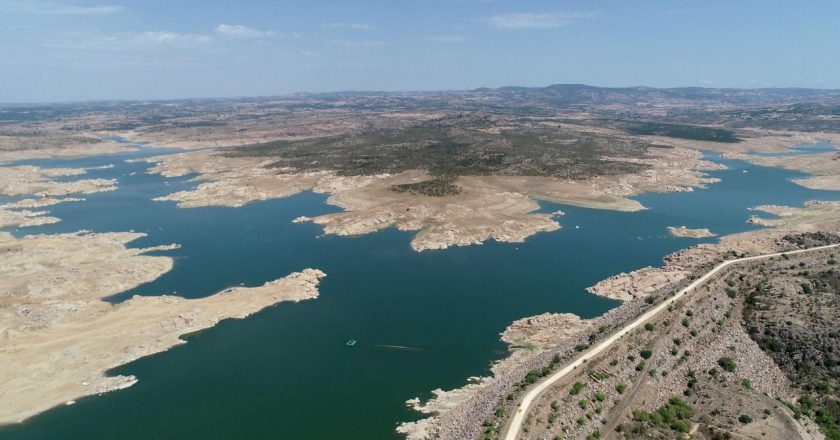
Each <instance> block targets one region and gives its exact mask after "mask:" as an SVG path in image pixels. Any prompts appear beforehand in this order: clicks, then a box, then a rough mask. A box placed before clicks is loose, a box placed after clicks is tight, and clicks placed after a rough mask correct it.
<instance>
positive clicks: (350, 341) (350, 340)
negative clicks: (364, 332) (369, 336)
mask: <svg viewBox="0 0 840 440" xmlns="http://www.w3.org/2000/svg"><path fill="white" fill-rule="evenodd" d="M356 342H357V341H356V340H355V339H349V340H347V343H346V344H344V345H346V346H348V347H352V346H354V345H356Z"/></svg>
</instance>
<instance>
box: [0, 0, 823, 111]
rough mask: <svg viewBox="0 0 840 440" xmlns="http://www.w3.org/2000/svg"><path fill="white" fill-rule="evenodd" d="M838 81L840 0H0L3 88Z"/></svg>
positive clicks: (228, 91)
mask: <svg viewBox="0 0 840 440" xmlns="http://www.w3.org/2000/svg"><path fill="white" fill-rule="evenodd" d="M555 83H585V84H592V85H599V86H628V85H647V86H656V87H671V86H707V87H788V86H798V87H813V88H840V2H838V1H836V0H831V1H820V0H808V1H769V0H768V1H746V0H743V1H736V0H726V1H723V0H721V1H712V0H709V1H680V0H671V1H630V0H622V1H595V0H591V1H557V0H555V1H547V0H447V1H445V0H425V1H421V0H415V1H412V0H381V1H373V0H371V1H354V0H340V1H333V0H324V1H319V0H309V1H297V0H287V1H283V0H278V1H214V0H168V1H162V0H134V1H123V0H99V1H82V0H55V1H52V0H50V1H46V0H43V1H42V0H0V102H43V101H68V100H91V99H158V98H184V97H217V96H219V97H220V96H255V95H277V94H284V93H290V92H298V91H312V92H320V91H335V90H430V89H467V88H476V87H497V86H503V85H523V86H544V85H548V84H555Z"/></svg>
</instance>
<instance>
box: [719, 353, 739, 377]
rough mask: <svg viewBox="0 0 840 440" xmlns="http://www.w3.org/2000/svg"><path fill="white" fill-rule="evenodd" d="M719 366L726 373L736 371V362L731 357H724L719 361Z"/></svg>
mask: <svg viewBox="0 0 840 440" xmlns="http://www.w3.org/2000/svg"><path fill="white" fill-rule="evenodd" d="M718 365H720V368H723V369H724V371H728V372H730V373H731V372H733V371H735V361H734V360H732V358H731V357H727V356H724V357H722V358H720V359H718Z"/></svg>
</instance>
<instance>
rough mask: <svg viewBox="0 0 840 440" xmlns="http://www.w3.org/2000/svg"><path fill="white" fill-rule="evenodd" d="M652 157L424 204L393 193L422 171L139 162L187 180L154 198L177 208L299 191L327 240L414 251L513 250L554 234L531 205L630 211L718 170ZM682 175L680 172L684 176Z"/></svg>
mask: <svg viewBox="0 0 840 440" xmlns="http://www.w3.org/2000/svg"><path fill="white" fill-rule="evenodd" d="M649 154H651V155H652V158H647V159H632V158H625V159H623V160H625V161H627V162H640V163H645V164H647V165H649V166H651V167H652V169H651V170H649V171H648V172H646V173H642V174H626V175H617V176H598V177H594V178H592V179H589V180H582V181H576V180H564V179H556V178H549V177H529V176H462V177H459V178H458V179H457V185H458V186H459V187H460V188H462V191H461V192H460V193H459V194H456V195H450V196H444V197H431V196H424V195H415V194H410V193H398V192H395V191H392V190H391V188H392V187H393V186H394V185H396V184H406V183H415V182H420V181H424V180H427V179H429V175H428V173H426V172H425V171H422V170H415V171H406V172H402V173H399V174H382V175H372V176H339V175H337V174H335V173H333V172H326V171H313V172H303V173H301V172H297V171H295V170H293V169H287V168H286V169H284V168H280V169H278V168H270V167H268V165H269V164H270V163H271V160H270V159H268V160H266V159H263V158H249V157H236V158H229V157H222V156H220V155H219V154H218V152H217V151H196V152H186V153H179V154H173V155H166V156H157V157H152V158H147V159H144V160H145V161H147V162H151V163H154V164H155V166H153V167H152V168H151V169H150V170H149V172H151V173H157V174H161V175H163V176H167V177H175V176H184V175H188V174H197V175H198V177H196V178H195V180H196V181H200V182H201V183H199V184H198V185H197V187H196V188H194V189H192V190H187V191H181V192H177V193H173V194H170V195H168V196H164V197H160V198H158V199H156V200H159V201H173V202H176V203H178V206H179V207H182V208H189V207H201V206H232V207H236V206H242V205H244V204H247V203H251V202H255V201H261V200H267V199H272V198H282V197H288V196H290V195H293V194H296V193H299V192H301V191H304V190H312V191H315V192H318V193H328V194H330V196H329V198H328V199H327V202H328V203H329V204H331V205H334V206H338V207H340V208H343V209H344V211H343V212H339V213H335V214H327V215H323V216H319V217H316V218H313V219H308V220H310V221H312V222H314V223H317V224H320V225H322V226H324V231H325V233H327V234H335V235H361V234H368V233H372V232H376V231H379V230H382V229H385V228H388V227H396V228H397V229H400V230H404V231H416V232H417V235H416V236H415V237H414V239H413V240H412V242H411V246H412V248H413V249H414V250H416V251H423V250H430V249H445V248H447V247H450V246H466V245H475V244H481V243H482V242H484V241H486V240H489V239H493V240H496V241H500V242H522V241H524V240H525V239H526V238H527V237H529V236H531V235H533V234H535V233H538V232H546V231H553V230H556V229H559V228H560V224H559V223H558V222H557V221H556V219H555V217H556V216H553V215H550V214H540V213H536V212H535V211H536V210H537V209H539V205H538V204H537V201H538V200H543V201H549V202H554V203H561V204H568V205H573V206H580V207H585V208H593V209H607V210H616V211H638V210H641V209H644V206H642V205H641V203H639V202H638V201H636V200H633V199H631V198H630V197H632V196H635V195H638V194H640V193H644V192H678V191H692V190H693V189H695V188H703V187H705V185H707V184H710V183H714V182H716V181H717V180H716V179H713V178H710V177H708V176H707V175H706V174H705V171H710V170H717V169H721V168H722V167H721V166H720V165H717V164H714V163H712V162H709V161H705V160H703V158H702V153H700V152H698V151H696V150H691V149H686V148H675V149H655V150H651V151H649ZM686 170H689V171H686Z"/></svg>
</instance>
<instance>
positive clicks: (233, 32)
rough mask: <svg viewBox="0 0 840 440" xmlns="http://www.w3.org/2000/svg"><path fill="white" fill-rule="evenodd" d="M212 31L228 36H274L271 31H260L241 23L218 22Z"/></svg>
mask: <svg viewBox="0 0 840 440" xmlns="http://www.w3.org/2000/svg"><path fill="white" fill-rule="evenodd" d="M213 31H214V32H216V34H218V35H221V36H224V37H228V38H266V37H273V36H275V33H274V32H273V31H262V30H259V29H254V28H249V27H248V26H243V25H241V24H220V25H218V26H216V29H213Z"/></svg>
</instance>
